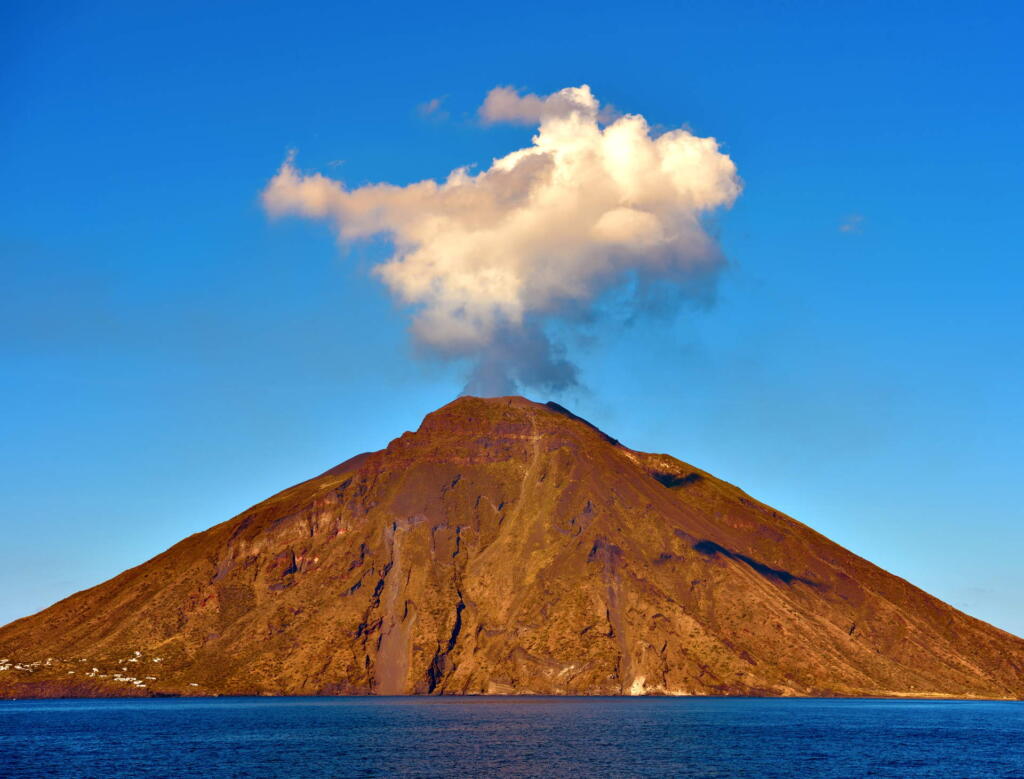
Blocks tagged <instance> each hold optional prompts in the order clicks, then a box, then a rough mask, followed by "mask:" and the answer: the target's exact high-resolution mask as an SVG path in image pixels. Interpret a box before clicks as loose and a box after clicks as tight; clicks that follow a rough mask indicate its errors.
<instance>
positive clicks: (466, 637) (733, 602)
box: [0, 397, 1024, 697]
mask: <svg viewBox="0 0 1024 779" xmlns="http://www.w3.org/2000/svg"><path fill="white" fill-rule="evenodd" d="M3 658H6V661H5V662H4V663H0V668H2V667H5V666H6V670H4V671H2V672H0V694H2V695H6V696H17V697H28V696H32V695H38V696H46V695H126V694H128V695H151V694H243V693H267V694H317V693H324V694H332V693H381V694H391V693H412V692H418V693H488V692H491V693H495V692H498V693H579V694H599V693H600V694H619V693H634V694H635V693H665V694H753V695H920V696H929V695H949V696H984V697H1020V696H1021V695H1022V694H1024V670H1022V669H1024V641H1022V640H1021V639H1018V638H1016V637H1014V636H1011V635H1009V634H1007V633H1005V632H1003V631H1001V630H998V629H996V628H994V627H992V626H990V625H987V624H985V623H982V622H980V621H978V620H975V619H973V618H971V617H968V616H967V615H965V614H962V613H961V612H959V611H957V610H956V609H954V608H952V607H950V606H948V605H946V604H944V603H942V602H940V601H938V600H937V599H935V598H933V597H931V596H929V595H927V594H926V593H924V592H922V591H920V590H918V589H917V588H915V587H913V586H911V585H910V584H908V583H907V582H905V581H903V580H902V579H899V578H897V577H895V576H892V575H890V574H888V573H886V572H885V571H882V570H881V569H879V568H877V567H876V566H874V565H871V564H870V563H868V562H866V561H865V560H863V559H861V558H859V557H857V556H856V555H853V554H852V553H850V552H848V551H846V550H845V549H843V548H841V547H839V546H837V545H836V544H833V543H832V542H830V541H828V539H826V538H824V537H823V536H821V535H819V534H818V533H815V532H814V531H812V530H810V529H809V528H807V527H806V526H804V525H802V524H800V523H799V522H796V521H795V520H793V519H790V518H789V517H786V516H784V515H782V514H779V513H778V512H775V511H773V510H772V509H770V508H769V507H767V506H764V505H763V504H761V503H758V502H757V501H755V500H753V499H752V498H750V497H749V496H747V495H746V494H745V493H743V492H742V491H740V490H739V489H737V488H735V487H733V486H731V485H729V484H726V483H724V482H722V481H720V480H718V479H715V478H714V477H712V476H711V475H710V474H707V473H704V472H703V471H700V470H698V469H695V468H693V467H692V466H689V465H686V464H685V463H683V462H680V461H679V460H676V459H674V458H672V457H668V456H667V455H654V454H645V453H642V452H635V451H632V450H630V449H627V448H625V447H623V446H621V445H620V444H618V442H617V441H615V440H614V439H612V438H610V437H609V436H607V435H605V434H604V433H602V432H601V431H599V430H597V429H596V428H594V427H593V426H591V425H589V423H586V422H585V421H584V420H580V419H579V418H577V417H575V416H574V415H572V414H571V413H569V412H567V411H566V410H565V409H563V408H561V407H560V406H555V405H554V404H549V405H547V406H545V405H540V404H536V403H532V402H530V401H527V400H525V399H523V398H496V399H487V400H484V399H479V398H471V397H465V398H460V399H458V400H456V401H454V402H453V403H450V404H449V405H447V406H445V407H444V408H442V409H440V410H438V411H436V412H434V413H433V414H430V415H428V416H427V417H426V419H424V421H423V424H422V425H421V427H420V429H419V430H418V431H417V432H416V433H406V434H404V435H403V436H401V437H400V438H398V439H396V440H394V441H392V442H391V444H390V445H389V446H388V447H387V449H385V450H382V451H379V452H374V453H370V454H364V455H360V456H358V457H355V458H353V459H351V460H349V461H348V462H346V463H344V464H342V465H340V466H338V467H336V468H332V469H331V470H329V471H327V472H326V473H324V474H322V475H321V476H319V477H316V478H314V479H311V480H309V481H307V482H304V483H302V484H299V485H297V486H295V487H292V488H290V489H288V490H285V491H283V492H281V493H279V494H278V495H275V496H274V497H272V498H270V499H269V500H267V501H264V502H263V503H261V504H259V505H257V506H255V507H253V508H252V509H250V510H249V511H246V512H244V513H243V514H240V515H239V516H237V517H235V518H234V519H232V520H230V521H228V522H225V523H223V524H221V525H217V526H216V527H213V528H211V529H210V530H208V531H206V532H204V533H199V534H196V535H194V536H191V537H189V538H187V539H185V540H184V541H182V542H181V543H179V544H178V545H176V546H174V547H172V548H171V549H169V550H168V551H166V552H164V553H163V554H162V555H159V556H158V557H156V558H154V559H153V560H150V561H149V562H147V563H145V564H143V565H141V566H139V567H137V568H133V569H131V570H129V571H126V572H125V573H123V574H121V575H120V576H118V577H116V578H114V579H112V580H110V581H108V582H106V583H104V584H101V585H99V586H98V587H94V588H92V589H90V590H87V591H84V592H81V593H78V594H76V595H73V596H71V597H70V598H67V599H66V600H64V601H61V602H60V603H58V604H56V605H54V606H52V607H50V608H49V609H47V610H45V611H43V612H41V613H40V614H37V615H35V616H32V617H27V618H25V619H22V620H18V621H17V622H14V623H11V624H10V625H7V626H6V627H4V628H0V659H3ZM33 663H34V664H35V665H32V664H33ZM15 664H17V667H16V666H15Z"/></svg>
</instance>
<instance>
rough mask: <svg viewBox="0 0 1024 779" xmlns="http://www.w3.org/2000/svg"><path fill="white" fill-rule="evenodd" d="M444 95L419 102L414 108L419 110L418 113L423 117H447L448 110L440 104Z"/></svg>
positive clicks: (443, 99) (442, 102)
mask: <svg viewBox="0 0 1024 779" xmlns="http://www.w3.org/2000/svg"><path fill="white" fill-rule="evenodd" d="M445 97H447V95H443V96H441V97H432V98H431V99H430V100H427V101H426V102H425V103H420V104H419V105H418V106H416V110H417V111H418V112H419V115H420V116H422V117H424V118H433V119H447V118H448V112H447V111H445V110H444V109H443V108H442V105H443V104H444V101H445Z"/></svg>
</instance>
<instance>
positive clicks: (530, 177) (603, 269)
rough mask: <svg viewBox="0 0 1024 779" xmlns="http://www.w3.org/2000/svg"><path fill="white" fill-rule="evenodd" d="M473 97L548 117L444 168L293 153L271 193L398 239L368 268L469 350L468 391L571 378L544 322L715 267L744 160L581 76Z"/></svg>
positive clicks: (307, 212) (282, 202)
mask: <svg viewBox="0 0 1024 779" xmlns="http://www.w3.org/2000/svg"><path fill="white" fill-rule="evenodd" d="M479 113H480V117H481V119H482V120H483V121H484V122H485V123H493V122H518V123H528V124H536V125H537V126H538V130H537V133H536V134H535V135H534V136H533V139H532V144H531V145H530V146H527V147H526V148H523V149H517V150H516V151H513V152H511V153H509V154H506V155H505V156H504V157H501V158H500V159H495V160H494V161H493V162H492V164H491V166H490V167H489V168H488V169H486V170H483V171H481V172H479V173H472V172H471V171H470V169H469V168H468V167H467V168H458V169H456V170H454V171H452V172H451V173H450V174H449V175H448V177H447V179H445V181H444V182H442V183H438V182H436V181H433V180H426V181H420V182H417V183H414V184H409V185H408V186H394V185H391V184H370V185H366V186H361V187H356V188H354V189H348V188H346V187H345V185H344V184H343V183H342V182H340V181H337V180H335V179H331V178H328V177H326V176H324V175H322V174H320V173H312V174H304V173H301V172H300V171H299V170H298V169H297V168H296V167H295V164H294V162H293V160H292V158H291V157H289V158H288V159H287V160H286V161H285V162H284V164H283V165H282V166H281V168H280V170H279V171H278V172H277V175H275V176H274V177H273V179H271V181H270V183H269V184H268V185H267V187H266V189H265V190H264V192H263V203H264V206H265V208H266V210H267V212H268V213H270V214H271V215H274V216H278V215H284V214H298V215H301V216H306V217H310V218H314V219H326V220H329V221H330V222H332V223H333V224H334V226H335V228H336V229H337V232H338V235H339V237H340V239H341V240H342V241H345V242H348V241H357V240H360V239H366V238H370V237H373V236H378V235H382V236H385V237H386V238H387V239H389V240H390V242H391V244H392V246H393V248H394V252H393V254H392V255H391V257H390V258H389V259H387V260H386V261H385V262H383V263H381V264H379V265H377V266H376V267H375V268H374V270H373V272H374V274H375V275H376V276H377V277H378V278H379V279H380V280H381V281H383V282H384V283H385V284H386V285H387V286H388V288H389V289H390V290H391V292H392V293H393V294H394V295H395V296H396V297H397V298H398V299H399V300H400V301H401V302H402V303H405V304H407V305H409V306H410V307H412V308H413V310H414V313H413V324H412V331H413V334H414V337H415V338H416V340H417V341H418V342H419V343H420V344H421V345H423V346H425V347H427V348H428V349H430V350H432V351H434V352H436V353H437V354H440V355H442V356H444V357H448V358H454V359H464V358H469V359H471V360H472V361H473V364H474V368H473V371H472V374H471V376H470V380H469V384H468V385H467V390H468V391H471V392H474V393H476V394H499V393H505V392H511V391H514V390H515V389H516V387H517V386H519V385H523V386H534V387H543V388H548V389H556V390H557V389H564V388H568V387H571V386H573V385H574V384H576V383H577V370H576V367H575V366H574V365H573V364H572V363H571V362H569V361H568V360H567V359H566V357H565V354H564V348H563V347H562V346H561V345H559V344H557V343H553V342H552V341H551V339H550V338H549V336H548V334H547V330H546V328H545V325H546V324H548V323H550V322H551V321H553V320H554V319H558V318H563V319H564V317H565V316H566V315H567V313H568V312H574V313H575V314H578V313H579V312H586V311H587V310H588V309H590V308H591V307H593V306H594V305H595V303H596V301H597V300H598V298H599V297H600V296H601V295H602V294H603V293H605V292H608V291H609V290H611V289H613V288H615V287H618V286H620V285H622V284H625V283H627V282H629V281H630V280H634V281H636V280H639V281H641V282H643V281H667V282H669V283H671V284H674V285H678V286H679V287H680V288H683V289H685V288H688V287H690V288H692V286H693V283H694V280H695V279H700V278H705V277H712V276H713V274H714V273H715V271H716V270H717V269H718V268H719V267H720V266H721V265H722V263H723V258H722V255H721V252H720V251H719V249H718V247H717V245H716V243H715V241H714V240H713V239H712V238H711V237H710V236H709V235H708V233H707V232H706V230H705V229H704V226H703V224H702V221H701V220H702V217H703V215H705V214H706V213H707V212H709V211H712V210H714V209H716V208H719V207H727V206H729V205H731V204H732V202H733V201H734V200H735V199H736V197H737V195H738V194H739V192H740V187H741V185H740V181H739V178H738V177H737V174H736V166H735V165H734V164H733V162H732V160H731V159H729V157H728V156H727V155H726V154H723V153H722V152H721V151H720V150H719V147H718V143H717V141H716V140H715V139H714V138H700V137H697V136H695V135H693V134H692V133H690V132H688V131H687V130H683V129H678V130H671V131H669V132H664V133H661V134H654V133H652V131H651V128H650V127H649V126H648V124H647V122H646V121H645V119H644V118H643V117H642V116H640V115H637V114H625V115H613V114H611V113H609V112H608V111H606V110H603V109H602V107H601V106H600V105H599V103H598V101H597V99H596V98H595V97H594V96H593V94H591V91H590V88H589V87H588V86H586V85H584V86H580V87H571V88H568V89H563V90H560V91H559V92H555V93H554V94H551V95H548V96H538V95H533V94H529V95H520V94H519V93H518V92H516V91H515V90H513V89H511V88H509V87H498V88H496V89H493V90H491V92H490V93H489V94H488V95H487V98H486V100H485V101H484V103H483V105H482V106H481V108H480V112H479ZM639 299H640V298H638V300H639Z"/></svg>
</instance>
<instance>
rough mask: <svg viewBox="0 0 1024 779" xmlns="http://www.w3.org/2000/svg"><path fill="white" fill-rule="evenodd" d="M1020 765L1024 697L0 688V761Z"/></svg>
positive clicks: (133, 770) (608, 768)
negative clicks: (202, 694)
mask: <svg viewBox="0 0 1024 779" xmlns="http://www.w3.org/2000/svg"><path fill="white" fill-rule="evenodd" d="M395 774H411V775H417V776H448V775H476V776H499V775H501V776H570V775H573V776H579V775H588V776H707V777H724V776H730V777H731V776H741V777H742V776H750V777H783V776H785V777H790V776H794V777H795V776H799V777H861V776H885V777H1024V703H1002V702H999V703H993V702H959V701H927V702H922V701H864V700H858V701H839V700H792V699H788V700H777V699H748V698H732V699H724V698H219V699H185V700H182V699H156V700H138V701H133V700H100V701H8V702H0V775H4V776H74V777H84V776H89V777H95V776H145V775H151V776H179V777H180V776H286V775H295V776H379V775H395Z"/></svg>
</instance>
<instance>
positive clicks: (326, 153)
mask: <svg viewBox="0 0 1024 779" xmlns="http://www.w3.org/2000/svg"><path fill="white" fill-rule="evenodd" d="M0 15H2V18H0V147H2V149H3V151H2V154H0V174H2V182H3V187H2V190H0V206H2V207H0V269H2V277H0V278H2V284H3V290H4V294H3V305H2V306H0V408H2V410H3V413H2V414H0V494H2V498H3V500H2V503H0V533H2V536H3V539H4V548H5V549H6V550H7V553H6V554H5V555H4V565H3V566H0V623H3V622H6V621H8V620H10V619H14V618H16V617H19V616H23V615H25V614H28V613H31V612H34V611H36V610H38V609H40V608H42V607H44V606H46V605H49V604H50V603H52V602H53V601H55V600H57V599H58V598H61V597H64V596H66V595H68V594H70V593H71V592H73V591H75V590H78V589H82V588H85V587H87V586H91V585H93V584H96V583H98V582H99V581H101V580H103V579H106V578H108V577H110V576H112V575H115V574H117V573H119V572H120V571H121V570H123V569H125V568H127V567H129V566H132V565H136V564H138V563H140V562H142V561H144V560H145V559H147V558H149V557H151V556H153V555H154V554H156V553H158V552H160V551H162V550H163V549H165V548H166V547H168V546H170V545H171V544H172V543H174V542H176V541H177V540H179V539H180V538H182V537H184V536H185V535H188V534H189V533H193V532H196V531H199V530H202V529H205V528H206V527H209V526H211V525H213V524H215V523H217V522H220V521H223V520H225V519H227V518H228V517H230V516H232V515H234V514H236V513H238V512H239V511H241V510H243V509H245V508H246V507H247V506H248V505H251V504H252V503H255V502H257V501H259V500H261V499H263V498H265V497H267V496H268V495H269V494H271V493H273V492H275V491H276V490H278V489H281V488H283V487H285V486H288V485H290V484H292V483H294V482H297V481H300V480H302V479H305V478H307V477H309V476H311V475H313V474H315V473H318V472H320V471H322V470H324V469H326V468H328V467H330V466H332V465H334V464H336V463H338V462H340V461H342V460H344V459H346V458H347V457H349V456H351V455H353V454H355V453H357V452H360V451H364V450H368V449H377V448H381V447H383V446H384V445H386V443H387V442H388V440H390V439H391V438H392V437H395V436H397V435H399V434H400V433H402V432H403V431H404V430H406V429H415V427H416V426H417V425H418V424H419V421H420V419H421V418H422V416H423V415H424V414H425V413H426V412H428V411H430V410H432V409H433V408H436V407H437V406H439V405H441V404H443V403H444V402H446V401H448V400H450V399H451V398H453V397H454V396H455V395H456V394H457V393H458V392H459V390H460V388H461V386H462V382H463V374H464V366H457V365H443V364H438V363H434V362H424V361H422V360H419V359H417V358H416V355H415V350H414V349H413V347H412V346H411V345H410V342H409V339H408V336H407V334H406V327H407V325H408V316H407V312H404V311H403V310H402V309H401V308H400V307H399V306H397V305H396V304H394V303H393V302H392V301H391V300H390V299H389V297H388V294H387V292H386V291H385V290H384V289H383V287H382V286H381V285H380V284H379V283H378V282H377V281H375V280H374V279H373V278H372V277H370V276H369V274H368V269H369V268H370V267H371V265H372V263H373V262H374V261H375V260H376V259H379V258H380V257H382V256H383V255H384V253H385V252H386V248H387V247H386V246H383V245H380V244H370V245H366V246H363V247H357V248H355V249H353V250H350V251H347V252H344V253H340V252H339V250H338V247H337V246H336V244H335V240H334V238H333V236H332V235H331V233H330V231H329V230H328V229H327V228H326V227H325V226H324V225H323V224H317V223H312V222H302V221H297V220H295V221H292V220H284V221H280V222H275V223H272V222H270V221H269V220H268V219H267V218H266V216H265V215H264V214H263V212H262V211H261V208H260V206H259V201H258V195H259V192H260V190H261V189H262V187H263V186H264V185H265V183H266V181H267V180H268V179H269V177H270V176H272V175H273V173H274V172H275V170H276V168H277V167H278V165H279V164H280V163H281V161H282V159H283V158H284V156H285V154H286V152H287V150H289V149H293V148H294V149H297V150H298V164H299V165H300V166H301V167H302V168H304V169H307V170H321V171H323V172H325V173H328V174H330V175H334V176H340V177H343V178H344V179H345V181H346V182H347V183H349V184H352V185H357V184H361V183H365V182H369V181H390V182H393V183H406V182H409V181H414V180H418V179H421V178H425V177H435V178H437V177H443V176H445V175H446V174H447V173H448V171H449V170H451V169H452V168H454V167H456V166H460V165H465V164H469V163H478V164H483V165H486V164H487V163H488V162H489V161H490V159H491V158H492V157H494V156H498V155H502V154H504V153H506V152H508V151H510V150H512V149H514V148H517V147H520V146H523V145H525V144H527V143H528V142H529V136H530V132H531V131H530V129H529V128H517V127H490V128H484V127H481V126H480V124H479V123H478V122H477V121H476V120H475V118H474V117H475V111H476V108H477V106H478V105H479V104H480V102H481V101H482V100H483V97H484V95H485V94H486V92H487V90H489V89H490V88H492V87H494V86H496V85H502V84H513V85H516V86H521V87H525V88H528V89H529V90H531V91H535V92H538V93H547V92H551V91H554V90H556V89H559V88H562V87H565V86H571V85H578V84H581V83H588V84H590V85H591V87H592V88H593V89H594V91H595V93H596V94H597V96H598V97H599V98H600V99H602V100H603V101H606V102H610V103H612V104H614V105H615V106H617V107H618V108H619V109H621V110H624V111H628V112H637V113H642V114H644V115H645V116H646V117H647V119H648V120H649V121H650V122H652V123H655V124H658V125H660V126H663V127H665V128H671V127H677V126H680V125H683V124H686V125H688V126H690V127H691V128H692V129H693V130H694V131H695V132H696V133H698V134H700V135H713V136H715V137H716V138H718V139H719V140H720V141H721V142H722V144H723V146H724V149H725V150H726V151H727V152H728V153H729V154H730V155H731V156H732V157H733V159H734V160H735V161H736V163H737V165H738V167H739V172H740V175H741V176H742V177H743V179H744V181H745V185H746V189H745V191H744V194H743V195H742V196H741V197H740V199H739V201H738V203H737V204H736V206H735V207H734V209H733V210H732V211H730V212H728V213H726V214H722V215H720V216H719V217H718V218H717V219H716V220H715V225H714V226H715V230H716V231H717V233H718V234H719V235H720V237H721V241H722V244H723V246H724V248H725V250H726V253H727V255H728V257H729V260H730V265H729V268H728V269H727V271H726V272H725V274H724V275H723V277H722V278H721V281H720V284H719V288H718V296H717V300H716V302H715V304H714V305H713V306H711V307H710V308H705V309H701V308H696V307H692V306H690V307H683V308H681V309H679V310H674V311H670V312H667V313H662V314H660V315H657V316H649V317H644V318H641V319H639V320H638V321H636V322H634V323H632V324H631V325H629V326H624V325H623V323H622V320H621V317H617V316H616V315H615V313H614V311H612V312H611V313H609V314H608V315H607V316H605V317H603V318H599V319H598V320H597V321H596V322H594V323H593V324H591V325H590V326H588V328H587V329H586V331H585V332H580V331H578V330H574V331H571V332H569V333H568V334H567V336H566V337H567V338H568V339H569V342H570V343H572V344H573V349H572V356H573V357H574V358H575V359H576V361H577V362H578V364H579V365H580V367H581V372H582V378H583V381H584V383H585V386H586V388H585V389H584V390H580V391H576V392H572V393H568V394H567V395H565V396H562V397H558V398H556V399H557V400H559V402H562V403H563V404H565V405H567V406H569V407H570V408H572V409H573V410H574V411H576V412H577V413H579V414H581V415H582V416H585V417H587V418H589V419H590V420H591V421H593V422H594V423H596V424H598V425H599V426H601V427H602V428H604V429H606V430H607V431H608V432H609V433H611V434H612V435H614V436H616V437H618V438H620V439H621V440H622V441H624V442H625V443H626V444H627V445H630V446H633V447H635V448H638V449H645V450H654V451H665V452H670V453H672V454H674V455H676V456H678V457H680V458H682V459H684V460H688V461H690V462H692V463H694V464H695V465H698V466H700V467H702V468H705V469H707V470H709V471H711V472H712V473H715V474H716V475H718V476H720V477H722V478H725V479H727V480H729V481H732V482H734V483H736V484H738V485H740V486H741V487H743V488H744V489H746V490H747V491H748V492H750V493H751V494H752V495H754V496H755V497H757V498H759V499H761V500H764V501H766V502H767V503H769V504H771V505H773V506H775V507H777V508H779V509H780V510H782V511H785V512H787V513H789V514H791V515H792V516H795V517H796V518H798V519H800V520H801V521H803V522H805V523H807V524H809V525H811V526H812V527H814V528H815V529H817V530H819V531H821V532H822V533H824V534H825V535H827V536H829V537H831V538H833V539H834V540H836V541H837V542H839V543H841V544H843V545H845V546H847V547H849V548H850V549H852V550H853V551H855V552H857V553H858V554H861V555H863V556H865V557H867V558H868V559H869V560H871V561H873V562H875V563H877V564H879V565H881V566H883V567H885V568H887V569H888V570H890V571H893V572H894V573H896V574H899V575H900V576H903V577H905V578H907V579H909V580H910V581H912V582H914V583H915V584H917V585H919V586H921V587H923V588H924V589H926V590H928V591H929V592H932V593H933V594H935V595H937V596H938V597H940V598H942V599H944V600H947V601H949V602H951V603H953V604H954V605H957V606H958V607H961V608H964V609H965V610H967V611H968V612H969V613H971V614H974V615H976V616H978V617H980V618H982V619H985V620H987V621H991V622H993V623H994V624H996V625H999V626H1000V627H1003V628H1006V629H1008V630H1011V631H1013V632H1016V633H1017V634H1024V610H1022V609H1021V608H1020V605H1019V604H1020V602H1021V599H1022V596H1024V566H1022V565H1021V562H1020V549H1021V548H1022V547H1024V509H1022V507H1021V506H1022V502H1021V497H1020V484H1021V475H1022V441H1024V414H1022V411H1021V406H1022V402H1021V401H1022V396H1024V392H1022V386H1024V357H1022V354H1024V313H1022V292H1024V266H1022V262H1021V260H1022V250H1021V245H1022V244H1021V237H1020V232H1021V230H1020V228H1021V224H1022V217H1021V214H1022V205H1024V204H1022V196H1021V179H1022V172H1024V170H1022V160H1024V153H1022V144H1021V127H1022V126H1024V110H1022V101H1021V83H1024V67H1022V55H1021V46H1020V40H1021V33H1022V24H1021V21H1022V11H1021V6H1020V5H1019V4H1017V3H1011V2H1005V3H981V4H976V5H973V6H970V7H969V6H965V5H963V4H960V3H956V4H954V3H934V2H933V3H923V2H922V3H891V2H886V3H875V2H867V3H858V4H839V3H823V2H822V3H819V2H803V3H801V2H779V3H766V4H762V3H752V2H751V3H735V2H733V3H729V2H705V3H632V4H629V5H628V7H627V6H626V5H624V4H622V3H601V2H587V3H576V4H572V3H569V4H566V3H536V4H534V3H525V4H524V3H519V4H516V5H515V6H501V5H497V4H479V3H458V4H452V3H449V4H445V5H444V7H443V8H439V7H438V4H430V3H389V4H380V5H371V4H335V3H323V4H317V3H307V2H290V3H246V4H229V3H209V2H203V3H188V2H186V3H175V4H173V5H172V4H166V5H163V4H161V5H160V7H158V4H155V3H50V4H39V3H26V2H8V3H5V4H4V5H3V8H2V10H0ZM440 97H443V98H444V99H443V102H442V109H443V110H442V111H441V112H438V113H435V114H434V115H432V116H427V117H424V116H422V115H421V114H420V112H419V111H418V110H417V106H419V105H420V104H422V103H424V102H426V101H428V100H430V99H432V98H440ZM851 219H853V220H854V221H853V222H850V220H851ZM844 224H855V226H856V229H854V230H851V231H846V232H844V231H842V230H841V229H840V227H841V226H842V225H844ZM530 394H532V395H533V396H534V397H535V398H536V399H539V400H546V399H548V398H547V397H543V396H540V395H538V394H537V393H535V392H534V393H530Z"/></svg>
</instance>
